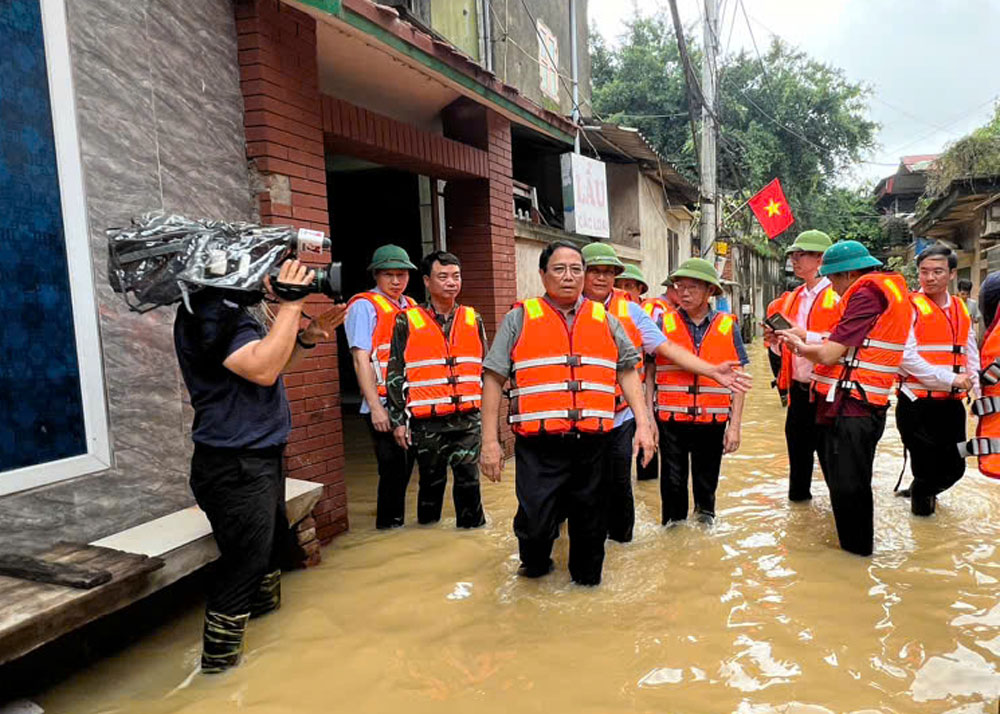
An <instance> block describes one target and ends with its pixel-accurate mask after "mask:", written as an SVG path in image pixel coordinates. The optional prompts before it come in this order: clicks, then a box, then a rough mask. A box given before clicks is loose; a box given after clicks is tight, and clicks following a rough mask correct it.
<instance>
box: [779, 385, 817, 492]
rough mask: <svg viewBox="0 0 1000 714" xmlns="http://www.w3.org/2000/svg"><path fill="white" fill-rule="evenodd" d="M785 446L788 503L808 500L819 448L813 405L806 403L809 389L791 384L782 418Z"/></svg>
mask: <svg viewBox="0 0 1000 714" xmlns="http://www.w3.org/2000/svg"><path fill="white" fill-rule="evenodd" d="M785 443H786V444H787V446H788V500H790V501H808V500H809V499H810V498H812V475H813V466H814V465H815V460H814V458H813V455H814V454H815V453H816V451H817V449H818V448H819V443H818V440H817V437H816V403H815V402H813V401H810V399H809V385H808V384H803V383H802V382H795V381H793V382H792V386H791V388H790V390H789V393H788V414H786V416H785Z"/></svg>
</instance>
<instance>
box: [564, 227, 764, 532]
mask: <svg viewBox="0 0 1000 714" xmlns="http://www.w3.org/2000/svg"><path fill="white" fill-rule="evenodd" d="M583 259H584V262H585V264H586V270H587V272H586V275H585V277H584V282H583V296H584V297H585V298H587V299H588V300H594V301H595V302H599V303H601V304H603V305H604V307H605V308H606V309H607V311H608V313H610V314H611V315H614V316H615V317H616V318H618V321H619V322H621V323H622V325H623V326H624V328H625V332H626V334H627V335H628V337H629V339H630V340H631V341H632V344H633V346H634V347H635V348H636V350H638V351H639V355H640V358H641V356H642V355H643V354H646V353H648V354H651V355H652V354H655V355H657V356H660V357H662V358H663V359H668V360H671V361H673V362H674V363H678V364H682V365H683V366H684V367H685V369H689V370H690V371H692V372H694V373H696V374H700V375H704V376H707V377H709V378H711V379H714V380H716V381H718V382H720V383H724V384H725V385H726V386H732V387H734V388H736V389H739V390H743V391H745V390H746V388H747V387H748V386H749V376H748V375H743V374H739V373H737V372H734V370H733V367H734V366H737V364H738V363H737V362H722V363H720V364H712V363H711V362H707V361H705V360H702V359H700V358H698V357H696V356H695V355H693V354H691V353H690V352H686V351H685V350H684V348H683V347H681V346H680V345H676V344H674V343H672V342H670V341H668V340H667V338H666V337H665V336H664V334H663V332H662V331H661V330H660V328H658V327H657V326H656V323H655V322H653V321H652V320H651V319H650V317H649V316H648V315H647V314H646V313H645V311H644V310H643V309H642V307H640V305H639V304H638V303H637V302H633V301H631V300H630V299H629V297H628V295H626V294H624V293H623V292H622V291H620V290H617V289H613V287H612V286H613V284H614V280H615V274H616V273H622V271H624V270H625V269H626V268H625V265H624V264H623V263H622V262H621V261H620V260H619V259H618V256H617V255H616V254H615V251H614V248H612V247H611V246H610V245H608V244H607V243H590V244H589V245H586V246H584V247H583ZM622 274H623V275H624V273H622ZM643 362H644V361H643V360H642V359H640V360H639V362H638V364H637V365H636V372H637V374H638V376H639V379H640V380H644V379H645V376H646V370H645V367H644V364H643ZM616 396H617V400H616V403H615V423H614V429H613V430H612V432H611V438H610V440H609V444H608V448H607V450H606V451H605V455H604V462H603V464H602V469H603V471H604V477H605V481H606V484H607V487H606V490H607V495H606V502H607V510H606V513H607V522H608V537H609V538H611V540H615V541H618V542H619V543H627V542H629V541H630V540H632V529H633V526H634V525H635V503H634V500H633V497H632V439H633V437H634V436H635V428H636V422H635V419H634V418H633V414H632V410H631V409H629V407H628V405H627V404H625V400H624V398H623V397H622V395H621V394H618V395H616ZM651 414H652V412H650V415H651ZM651 423H652V422H651ZM655 440H656V439H655V436H654V441H655Z"/></svg>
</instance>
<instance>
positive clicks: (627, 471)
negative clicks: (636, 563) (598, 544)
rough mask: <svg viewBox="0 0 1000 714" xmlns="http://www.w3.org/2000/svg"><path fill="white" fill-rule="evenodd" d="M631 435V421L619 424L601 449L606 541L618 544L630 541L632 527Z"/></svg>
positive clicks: (633, 428) (633, 518)
mask: <svg viewBox="0 0 1000 714" xmlns="http://www.w3.org/2000/svg"><path fill="white" fill-rule="evenodd" d="M634 436H635V419H629V420H628V421H626V422H623V423H622V425H621V426H619V427H617V428H615V429H612V430H611V435H610V436H609V437H608V445H607V448H606V449H605V450H604V463H603V464H602V465H601V470H602V471H603V472H604V482H605V494H604V503H605V506H606V510H605V513H606V516H607V524H608V538H610V539H611V540H615V541H618V542H619V543H628V542H629V541H631V540H632V529H633V528H634V526H635V501H634V500H633V497H632V438H633V437H634Z"/></svg>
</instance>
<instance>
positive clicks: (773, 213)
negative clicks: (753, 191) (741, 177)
mask: <svg viewBox="0 0 1000 714" xmlns="http://www.w3.org/2000/svg"><path fill="white" fill-rule="evenodd" d="M747 203H749V204H750V210H752V211H753V214H754V215H755V216H757V220H758V221H759V222H760V227H761V228H763V229H764V232H765V233H767V237H768V238H774V237H775V236H779V235H781V234H782V233H784V232H785V231H786V230H788V226H790V225H792V224H793V223H795V216H793V215H792V209H791V208H790V207H789V205H788V200H787V199H786V198H785V192H784V191H782V190H781V182H780V181H779V180H778V179H774V181H772V182H771V183H769V184H768V185H767V186H765V187H764V188H762V189H761V190H760V191H759V192H758V193H757V195H755V196H754V197H753V198H751V199H750V200H749V201H748V202H747Z"/></svg>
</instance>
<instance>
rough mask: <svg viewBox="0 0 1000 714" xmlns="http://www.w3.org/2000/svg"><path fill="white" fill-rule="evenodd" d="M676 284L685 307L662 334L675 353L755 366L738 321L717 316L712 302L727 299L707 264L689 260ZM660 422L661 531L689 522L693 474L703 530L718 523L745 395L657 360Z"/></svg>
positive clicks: (671, 315)
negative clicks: (724, 468) (725, 466)
mask: <svg viewBox="0 0 1000 714" xmlns="http://www.w3.org/2000/svg"><path fill="white" fill-rule="evenodd" d="M670 280H671V282H672V283H673V286H674V287H675V288H676V289H677V294H678V296H679V298H680V305H679V307H678V308H677V310H676V311H675V312H668V313H664V315H663V318H662V329H663V334H664V335H666V337H667V339H668V340H670V342H672V343H673V344H675V345H677V346H681V347H684V348H685V349H686V350H688V351H689V352H693V353H695V354H697V355H698V356H699V357H701V358H702V359H704V360H705V361H707V362H711V363H713V364H723V363H732V362H739V363H740V364H743V365H746V364H747V363H748V362H749V359H748V358H747V354H746V350H745V349H744V347H743V340H742V338H741V337H740V331H739V327H738V325H737V323H736V319H735V318H734V317H733V316H732V315H729V314H726V313H721V312H716V311H715V310H713V309H712V308H711V307H710V306H709V304H708V300H709V298H710V297H711V296H712V295H713V294H718V293H720V292H721V291H722V283H721V282H720V281H719V275H718V273H716V271H715V268H714V267H713V266H712V264H711V263H709V262H708V261H707V260H703V259H701V258H689V259H688V260H685V261H684V262H683V263H681V265H680V267H679V268H677V270H675V271H674V272H673V273H672V274H671V275H670ZM655 384H656V390H655V406H654V408H655V409H656V419H657V424H658V427H659V432H660V434H659V436H660V452H661V453H660V498H661V500H662V523H663V525H670V524H673V523H678V522H680V521H683V520H685V519H686V518H687V516H688V485H687V484H688V472H689V459H690V473H691V484H692V488H691V490H692V492H693V495H694V510H695V514H696V516H697V518H698V520H699V522H701V523H704V524H706V525H711V524H712V523H713V522H714V521H715V490H716V488H717V487H718V485H719V469H720V467H721V465H722V455H723V453H727V454H728V453H733V452H735V451H736V450H737V449H739V447H740V429H741V424H742V419H743V402H744V399H745V395H744V394H743V393H742V391H739V390H734V389H732V388H731V385H727V384H724V383H721V382H719V381H718V380H715V379H712V378H706V377H704V376H698V375H696V374H695V373H693V372H692V371H691V370H690V369H689V368H688V367H686V366H685V365H684V364H682V363H680V362H679V361H677V360H675V359H672V358H669V357H665V356H663V355H657V358H656V379H655Z"/></svg>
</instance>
